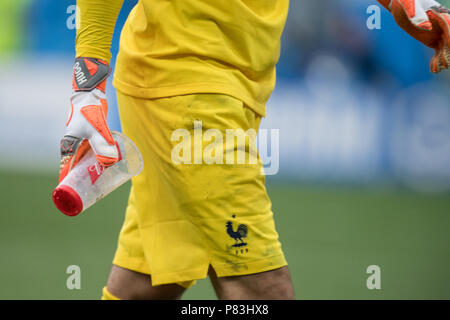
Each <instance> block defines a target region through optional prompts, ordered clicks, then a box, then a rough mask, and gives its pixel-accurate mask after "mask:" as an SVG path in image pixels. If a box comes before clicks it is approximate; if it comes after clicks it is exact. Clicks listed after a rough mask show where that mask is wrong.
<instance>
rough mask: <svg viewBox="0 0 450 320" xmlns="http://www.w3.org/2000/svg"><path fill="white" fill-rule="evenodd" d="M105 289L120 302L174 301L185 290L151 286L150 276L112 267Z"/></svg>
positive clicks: (175, 286) (173, 285)
mask: <svg viewBox="0 0 450 320" xmlns="http://www.w3.org/2000/svg"><path fill="white" fill-rule="evenodd" d="M106 287H107V289H108V291H109V292H110V293H112V294H113V295H114V296H116V297H117V298H119V299H121V300H176V299H180V298H181V296H182V295H183V292H184V291H185V290H186V289H185V288H183V287H182V286H180V285H178V284H175V283H173V284H166V285H160V286H152V279H151V276H150V275H148V274H144V273H139V272H136V271H132V270H128V269H125V268H121V267H119V266H116V265H113V267H112V269H111V273H110V274H109V277H108V282H107V284H106Z"/></svg>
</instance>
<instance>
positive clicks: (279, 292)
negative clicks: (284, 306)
mask: <svg viewBox="0 0 450 320" xmlns="http://www.w3.org/2000/svg"><path fill="white" fill-rule="evenodd" d="M209 277H210V279H211V282H212V285H213V287H214V290H215V291H216V295H217V297H218V298H219V299H221V300H293V299H295V297H294V287H293V285H292V280H291V275H290V272H289V269H288V267H287V266H285V267H282V268H279V269H275V270H271V271H266V272H261V273H255V274H250V275H245V276H233V277H220V278H219V277H217V275H216V273H215V271H214V269H213V268H210V269H209Z"/></svg>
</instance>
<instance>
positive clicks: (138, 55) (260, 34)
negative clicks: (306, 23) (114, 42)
mask: <svg viewBox="0 0 450 320" xmlns="http://www.w3.org/2000/svg"><path fill="white" fill-rule="evenodd" d="M288 6H289V0H190V1H187V0H171V1H167V0H166V1H164V0H140V1H139V2H138V4H137V5H136V6H135V8H134V9H133V10H132V12H131V13H130V15H129V17H128V19H127V21H126V23H125V26H124V28H123V30H122V34H121V39H120V50H119V55H118V57H117V63H116V71H115V74H114V81H113V84H114V86H115V87H116V88H117V89H118V90H119V91H121V92H123V93H125V94H127V95H130V96H134V97H138V98H150V99H151V98H161V97H169V96H175V95H183V94H192V93H222V94H227V95H230V96H233V97H235V98H238V99H240V100H242V101H243V102H244V103H245V104H246V105H248V106H249V107H250V108H251V109H253V110H254V111H255V112H257V113H258V114H260V115H262V116H264V115H265V104H266V102H267V100H268V99H269V96H270V94H271V93H272V91H273V89H274V87H275V65H276V63H277V61H278V59H279V55H280V38H281V34H282V31H283V28H284V25H285V21H286V17H287V12H288Z"/></svg>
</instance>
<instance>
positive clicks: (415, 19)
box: [378, 0, 450, 73]
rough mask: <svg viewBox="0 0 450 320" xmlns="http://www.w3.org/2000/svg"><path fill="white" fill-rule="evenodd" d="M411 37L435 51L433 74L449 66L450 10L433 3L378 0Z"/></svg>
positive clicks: (432, 62) (429, 1)
mask: <svg viewBox="0 0 450 320" xmlns="http://www.w3.org/2000/svg"><path fill="white" fill-rule="evenodd" d="M378 1H379V2H380V3H381V4H382V5H383V6H385V7H386V8H387V9H388V10H389V11H390V12H391V13H392V15H393V16H394V19H395V21H396V22H397V23H398V25H399V26H400V27H401V28H403V29H404V30H405V31H406V32H407V33H408V34H409V35H411V36H412V37H414V38H415V39H417V40H419V41H420V42H422V43H423V44H425V45H426V46H428V47H430V48H433V49H434V50H435V54H434V56H433V59H432V60H431V66H430V68H431V72H433V73H438V72H440V71H442V70H444V69H448V68H449V66H450V10H449V9H448V8H446V7H444V6H443V5H441V4H440V3H438V2H436V1H434V0H378Z"/></svg>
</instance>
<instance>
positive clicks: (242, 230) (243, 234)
mask: <svg viewBox="0 0 450 320" xmlns="http://www.w3.org/2000/svg"><path fill="white" fill-rule="evenodd" d="M232 217H233V218H235V217H236V215H233V216H232ZM226 228H227V229H226V231H227V234H228V235H229V236H230V238H232V239H234V241H235V243H234V244H232V245H231V247H232V248H235V253H236V254H238V253H239V252H241V253H244V249H243V248H242V247H246V246H247V242H245V241H244V239H245V238H247V235H248V227H247V225H245V224H239V225H238V226H237V228H236V229H234V226H233V222H232V221H227V223H226ZM239 249H240V250H239ZM245 252H248V248H245Z"/></svg>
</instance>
